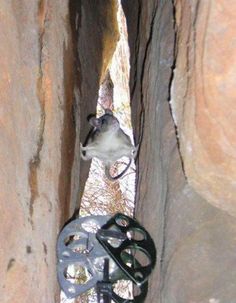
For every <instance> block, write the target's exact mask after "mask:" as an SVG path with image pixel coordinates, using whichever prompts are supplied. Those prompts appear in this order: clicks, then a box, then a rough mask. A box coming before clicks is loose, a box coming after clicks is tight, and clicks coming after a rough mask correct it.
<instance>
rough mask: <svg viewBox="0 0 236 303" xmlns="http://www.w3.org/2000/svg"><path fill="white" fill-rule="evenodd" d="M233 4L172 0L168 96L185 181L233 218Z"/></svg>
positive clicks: (235, 213)
mask: <svg viewBox="0 0 236 303" xmlns="http://www.w3.org/2000/svg"><path fill="white" fill-rule="evenodd" d="M235 9H236V3H233V1H227V0H223V1H220V2H219V3H215V4H213V3H211V1H195V2H194V3H191V4H190V3H188V2H187V1H176V16H175V18H176V30H177V36H176V39H177V41H178V43H177V45H176V53H177V58H176V68H175V72H174V81H173V86H172V94H171V99H172V100H171V105H172V112H173V117H174V119H175V123H176V125H177V129H178V135H179V142H180V152H181V157H182V158H183V163H184V170H185V174H186V176H187V178H188V181H189V183H190V184H191V186H192V187H193V188H195V190H196V191H197V192H199V193H200V194H201V195H202V196H203V197H204V198H205V199H206V200H207V201H208V202H210V203H211V204H212V205H214V206H216V207H219V208H220V209H223V210H225V211H227V212H228V213H229V214H231V215H233V216H236V183H235V180H236V132H235V129H236V111H235V99H236V91H235V77H236V67H235V63H236V55H235V45H234V36H235V32H234V28H235V25H236V19H235V17H236V11H235Z"/></svg>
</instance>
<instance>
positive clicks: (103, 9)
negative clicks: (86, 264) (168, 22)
mask: <svg viewBox="0 0 236 303" xmlns="http://www.w3.org/2000/svg"><path fill="white" fill-rule="evenodd" d="M117 9H118V7H117V3H116V0H106V1H104V0H98V1H91V0H89V1H88V0H80V1H73V0H71V1H70V11H71V15H72V18H71V19H72V27H74V28H75V29H76V32H75V44H76V51H77V58H78V60H77V70H78V79H77V90H76V95H77V100H78V103H77V110H76V115H75V116H76V117H75V118H76V120H77V122H78V123H77V126H78V131H77V133H78V136H77V140H76V147H75V149H76V151H79V141H81V142H82V143H84V141H85V139H86V136H87V134H88V132H89V130H90V125H89V123H88V120H87V118H88V116H89V115H91V114H95V113H96V105H97V99H98V90H99V86H100V84H101V82H102V80H103V79H104V78H105V76H106V71H107V68H108V67H109V64H110V61H111V58H112V55H113V53H114V51H115V48H116V44H117V41H118V39H119V31H118V24H117V16H116V14H117ZM76 162H77V165H76V166H75V173H74V175H75V174H76V172H77V171H78V170H80V178H79V193H77V194H76V196H77V197H75V198H74V199H73V201H75V200H76V199H77V203H76V205H73V204H71V212H73V210H74V208H75V207H78V206H79V200H80V199H79V200H78V195H79V197H81V195H82V193H83V189H84V184H85V181H86V179H87V177H88V169H89V165H90V162H84V161H81V162H80V161H79V154H78V159H77V161H76ZM79 162H80V163H79ZM74 179H75V178H74Z"/></svg>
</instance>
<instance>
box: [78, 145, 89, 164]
mask: <svg viewBox="0 0 236 303" xmlns="http://www.w3.org/2000/svg"><path fill="white" fill-rule="evenodd" d="M85 150H86V147H84V146H83V144H82V143H81V142H80V157H81V158H82V159H83V160H84V161H86V160H88V158H87V157H86V156H85V155H84V153H83V151H85Z"/></svg>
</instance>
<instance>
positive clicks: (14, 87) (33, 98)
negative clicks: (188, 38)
mask: <svg viewBox="0 0 236 303" xmlns="http://www.w3.org/2000/svg"><path fill="white" fill-rule="evenodd" d="M116 11H117V6H116V1H115V0H109V1H96V2H94V1H87V0H86V1H73V0H71V1H53V0H40V1H34V2H32V1H31V2H30V1H26V0H23V1H16V0H15V1H14V0H12V1H3V2H2V4H1V9H0V14H1V18H0V26H1V32H0V66H1V73H0V86H1V90H0V100H1V108H0V122H1V128H0V146H1V149H0V160H1V162H0V163H1V164H0V169H1V174H0V184H1V189H0V214H1V221H0V230H1V232H0V235H1V241H2V242H1V248H0V269H1V279H0V289H1V292H0V298H1V302H4V303H6V302H25V303H28V302H31V303H34V302H40V303H43V302H45V303H48V302H59V288H58V284H57V279H56V250H55V245H56V240H57V236H58V233H59V231H60V228H61V227H62V225H63V224H64V223H65V221H66V220H68V219H69V217H70V216H71V215H72V214H73V212H74V210H75V209H76V208H78V206H79V195H80V194H81V193H82V191H83V185H84V182H85V179H86V175H87V173H88V167H89V165H88V164H85V165H84V166H82V167H81V175H82V176H83V173H84V177H81V178H80V172H79V169H80V155H79V142H80V141H81V142H83V140H84V139H85V136H86V134H87V132H88V129H89V125H88V122H87V119H86V118H87V115H88V114H91V113H92V112H93V113H94V112H95V109H96V101H97V95H98V89H99V84H100V82H101V80H102V78H103V77H104V76H105V72H106V69H107V67H108V65H109V63H110V59H111V56H112V54H113V52H114V50H115V46H116V43H117V40H118V37H119V34H118V30H117V21H116Z"/></svg>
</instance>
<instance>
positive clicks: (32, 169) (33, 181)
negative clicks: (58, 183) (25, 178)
mask: <svg viewBox="0 0 236 303" xmlns="http://www.w3.org/2000/svg"><path fill="white" fill-rule="evenodd" d="M46 5H47V2H46V1H45V0H41V1H40V2H39V6H38V18H39V19H38V20H39V76H38V79H37V96H38V100H39V104H40V110H41V114H40V124H39V128H38V138H37V143H36V146H37V147H36V152H35V153H34V155H33V156H32V158H31V160H30V161H29V187H30V193H31V196H30V203H29V214H30V219H29V221H30V223H31V225H32V227H33V219H32V217H33V213H34V202H35V200H36V198H37V197H38V195H39V193H38V177H37V173H38V172H37V170H38V168H39V166H40V161H41V159H40V153H41V150H42V147H43V136H44V127H45V109H44V104H45V96H44V87H43V76H44V74H43V63H44V54H43V48H44V35H45V28H46V22H47V11H46Z"/></svg>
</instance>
